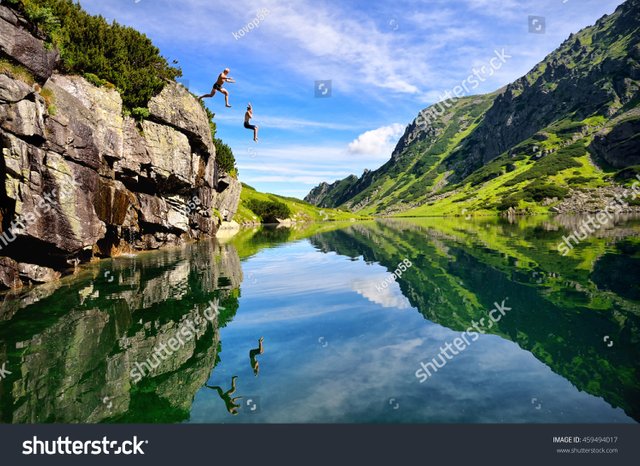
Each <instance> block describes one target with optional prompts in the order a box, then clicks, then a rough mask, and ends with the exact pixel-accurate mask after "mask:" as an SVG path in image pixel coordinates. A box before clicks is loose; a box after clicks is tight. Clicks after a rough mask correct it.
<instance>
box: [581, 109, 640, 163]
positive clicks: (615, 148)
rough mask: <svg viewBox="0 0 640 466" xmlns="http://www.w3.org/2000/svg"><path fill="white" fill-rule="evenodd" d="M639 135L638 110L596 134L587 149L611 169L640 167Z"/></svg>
mask: <svg viewBox="0 0 640 466" xmlns="http://www.w3.org/2000/svg"><path fill="white" fill-rule="evenodd" d="M639 134H640V108H638V109H634V110H631V111H629V112H627V113H625V114H623V115H621V116H620V117H619V118H616V119H615V120H613V121H612V122H611V123H610V124H609V125H607V127H606V128H604V129H603V130H602V131H600V132H599V133H598V134H596V136H595V138H594V140H593V142H592V143H591V145H590V146H589V148H590V149H591V150H592V152H593V153H594V154H596V155H597V156H598V157H600V158H602V159H603V160H605V161H606V162H607V163H609V164H610V165H611V166H613V167H616V168H624V167H628V166H632V165H640V138H639V137H638V135H639Z"/></svg>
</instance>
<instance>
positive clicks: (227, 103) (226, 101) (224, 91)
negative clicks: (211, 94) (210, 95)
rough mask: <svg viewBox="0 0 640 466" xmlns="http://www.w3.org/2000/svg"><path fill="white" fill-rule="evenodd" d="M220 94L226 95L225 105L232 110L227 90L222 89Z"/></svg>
mask: <svg viewBox="0 0 640 466" xmlns="http://www.w3.org/2000/svg"><path fill="white" fill-rule="evenodd" d="M220 92H222V93H223V94H224V104H225V105H226V106H227V107H229V108H231V105H229V91H227V90H226V89H222V90H221V91H220Z"/></svg>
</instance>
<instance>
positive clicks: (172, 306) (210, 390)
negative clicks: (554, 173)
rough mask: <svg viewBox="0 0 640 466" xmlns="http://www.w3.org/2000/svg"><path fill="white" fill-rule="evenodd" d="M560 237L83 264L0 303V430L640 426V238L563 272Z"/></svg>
mask: <svg viewBox="0 0 640 466" xmlns="http://www.w3.org/2000/svg"><path fill="white" fill-rule="evenodd" d="M572 222H575V220H572V219H568V220H563V221H561V220H558V219H554V220H548V219H541V218H529V219H525V220H521V221H518V222H516V223H513V224H511V223H508V222H506V221H501V220H487V221H466V220H464V219H422V220H386V221H378V222H370V223H354V224H346V225H332V224H327V225H313V226H311V227H309V228H307V229H304V228H300V229H294V230H290V229H269V228H261V229H257V230H253V231H244V232H242V233H241V234H240V235H239V236H238V237H236V238H235V239H234V240H232V241H231V242H230V243H227V244H219V243H217V242H215V241H209V242H201V243H197V244H192V245H189V246H186V247H184V248H180V249H172V250H164V251H157V252H151V253H144V254H140V255H138V256H135V257H124V258H118V259H114V260H109V261H103V262H100V263H97V264H93V265H91V266H88V267H86V268H84V269H83V270H82V271H81V272H80V273H79V274H78V275H76V276H74V277H69V278H66V279H64V280H62V281H60V282H59V283H56V284H52V285H46V286H43V287H38V288H35V289H32V290H29V291H26V292H24V293H22V294H20V295H18V296H6V297H5V299H4V303H3V304H2V306H1V307H0V367H2V364H3V363H6V364H5V368H6V370H8V371H10V372H11V374H8V375H7V376H6V377H5V378H4V379H3V380H1V381H0V421H1V422H5V423H26V422H171V423H175V422H192V423H208V422H216V423H218V422H224V423H228V422H229V423H230V422H329V423H331V422H413V423H439V422H462V423H494V422H495V423H501V422H514V423H530V422H550V423H560V422H562V423H574V422H638V420H640V378H639V373H640V362H639V361H640V357H639V356H640V346H639V340H640V329H639V325H638V324H639V323H640V286H639V279H640V239H639V237H640V223H638V222H637V221H627V222H624V223H620V224H619V225H618V226H616V227H614V228H611V229H608V230H606V231H602V232H600V233H599V234H597V235H594V236H592V237H589V238H587V239H586V240H584V241H583V242H582V243H581V244H580V245H579V246H578V247H577V248H576V249H575V250H574V251H573V252H572V253H571V254H570V255H569V256H567V257H562V256H561V255H559V254H558V252H557V251H556V249H555V248H556V245H557V244H558V241H560V240H561V239H562V235H563V234H566V233H567V231H566V228H567V227H570V226H571V225H572ZM571 228H573V227H571ZM404 260H407V261H409V262H410V263H411V264H412V266H411V267H410V268H408V270H406V271H405V272H403V274H402V276H401V277H399V278H398V279H397V280H396V281H393V280H390V279H389V277H390V276H391V274H392V273H393V271H394V270H395V269H396V268H397V266H398V264H399V263H401V262H402V261H404ZM385 280H386V283H387V285H386V286H385V285H384V283H385ZM212 300H214V301H215V302H217V303H218V309H219V315H218V316H217V317H215V318H214V319H212V320H211V321H209V320H206V319H204V318H202V316H203V315H204V314H205V310H206V309H207V307H208V306H210V304H209V303H211V302H212ZM503 301H504V302H505V303H506V306H508V307H509V308H510V309H509V310H508V311H506V312H505V315H504V316H503V317H501V319H500V321H499V322H497V323H493V324H491V325H489V324H487V322H488V321H489V318H488V315H489V312H490V311H491V309H492V308H493V306H494V303H495V302H497V303H502V302H503ZM494 315H497V314H495V313H494ZM198 318H200V320H197V319H198ZM483 318H484V319H485V325H484V326H483V327H481V328H482V330H483V331H484V332H485V333H482V334H479V335H477V336H476V337H475V339H473V340H472V339H469V338H467V340H468V344H466V345H464V346H465V347H464V349H463V350H460V351H458V353H459V354H457V355H452V352H449V355H450V356H451V358H450V359H449V358H447V359H446V364H444V365H442V367H440V368H439V369H438V370H437V372H436V371H434V372H433V373H432V374H431V376H430V377H429V378H428V379H427V380H426V381H425V382H423V383H421V382H420V380H419V378H418V377H417V375H416V371H418V370H419V369H420V368H421V365H420V364H421V363H422V362H424V363H426V362H429V361H431V360H432V359H433V358H436V357H437V356H438V354H440V353H441V348H442V347H443V345H446V344H447V343H453V342H454V341H455V340H456V338H459V337H461V333H463V332H465V330H466V329H468V328H469V327H470V326H471V325H472V324H473V323H474V322H476V323H477V322H479V321H480V319H483ZM190 322H191V323H192V327H190V328H191V329H193V330H194V332H193V333H192V338H187V336H186V333H184V332H185V327H187V325H188V323H190ZM177 335H182V337H181V341H180V344H179V345H178V344H177V343H176V342H177V341H178V340H175V341H174V343H173V344H174V345H175V346H174V348H175V349H170V348H169V349H168V350H165V351H164V352H163V353H162V354H163V357H156V358H153V357H152V354H153V352H154V348H157V347H158V345H160V344H162V343H165V344H168V341H169V340H170V339H171V338H175V337H176V336H177ZM260 337H263V347H262V352H260V350H259V346H258V339H259V338H260ZM165 348H166V347H165ZM252 350H253V352H252ZM260 353H261V354H260ZM147 361H150V362H154V363H155V364H152V365H150V366H148V367H149V369H148V373H147V372H146V371H147V369H146V368H145V363H146V362H147ZM438 361H440V360H438ZM256 362H257V364H258V368H256ZM136 365H137V366H136ZM153 365H155V366H156V367H155V368H154V367H152V366H153ZM135 367H138V368H140V367H142V368H143V369H144V371H145V373H144V374H143V375H144V377H134V375H132V372H131V371H132V369H134V368H135ZM138 374H139V372H138ZM233 377H237V378H236V379H235V391H234V392H232V393H229V390H230V389H231V387H232V378H233ZM138 379H139V380H138ZM234 406H237V408H234Z"/></svg>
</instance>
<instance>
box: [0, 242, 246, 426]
mask: <svg viewBox="0 0 640 466" xmlns="http://www.w3.org/2000/svg"><path fill="white" fill-rule="evenodd" d="M241 280H242V272H241V269H240V260H239V257H238V255H237V252H236V251H235V249H234V248H233V247H232V246H220V245H217V244H215V243H213V242H202V243H199V244H195V245H189V246H187V247H185V248H181V249H171V250H164V251H159V252H155V253H146V254H141V255H140V256H138V257H135V258H122V259H116V260H113V261H104V262H101V263H100V264H95V265H93V266H91V267H90V268H89V269H88V270H85V271H84V272H83V273H82V274H80V275H78V276H77V277H71V278H67V279H65V280H61V281H60V282H58V283H57V284H56V285H55V286H56V288H57V289H46V288H45V289H44V290H42V289H41V288H35V289H34V290H32V291H31V292H28V293H27V294H26V295H22V296H19V297H16V298H15V299H10V300H9V299H8V300H6V301H5V302H4V303H3V305H2V308H1V310H0V315H2V316H4V319H7V321H6V322H4V324H1V323H0V360H2V361H7V367H9V368H10V370H11V372H12V374H11V375H10V376H8V377H7V379H4V380H2V382H1V383H0V419H1V420H2V422H13V423H32V422H38V423H40V422H100V421H110V422H178V421H182V420H184V419H186V418H187V417H188V416H189V410H190V407H191V401H192V399H193V396H194V394H195V393H196V391H197V390H198V389H200V388H201V387H202V385H203V384H204V383H205V382H206V381H207V379H208V377H209V374H210V372H211V369H212V368H213V366H214V365H215V363H216V356H217V353H218V351H219V346H220V344H219V328H220V327H221V326H223V325H224V324H225V323H226V322H228V321H229V320H230V319H231V318H232V317H233V315H234V313H235V311H236V309H237V296H238V287H239V284H240V282H241ZM215 299H219V301H220V306H221V307H220V311H221V313H220V315H219V316H218V317H217V318H216V319H213V320H212V321H209V320H206V319H204V318H203V317H204V315H203V314H204V311H205V310H206V308H207V306H208V303H209V302H210V301H211V300H215ZM223 307H224V309H222V308H223ZM189 321H194V322H204V323H206V325H205V324H203V325H199V326H197V327H196V328H195V331H196V334H195V335H194V338H192V339H191V340H189V341H185V342H184V345H183V346H181V347H180V348H178V349H177V350H176V351H174V352H172V354H171V357H168V358H166V359H164V360H161V361H159V364H158V365H157V366H156V367H155V368H152V369H151V371H150V373H148V374H147V375H146V376H145V377H144V378H143V379H142V380H141V381H140V382H139V383H137V384H134V382H135V380H133V379H132V375H131V371H132V369H135V367H136V363H140V362H143V361H146V360H148V359H150V358H152V354H153V352H154V348H157V347H159V346H160V345H163V344H164V345H166V344H167V343H168V342H169V341H170V340H171V338H172V337H174V336H176V335H177V333H178V331H179V330H180V329H181V328H183V326H184V325H185V323H187V322H189Z"/></svg>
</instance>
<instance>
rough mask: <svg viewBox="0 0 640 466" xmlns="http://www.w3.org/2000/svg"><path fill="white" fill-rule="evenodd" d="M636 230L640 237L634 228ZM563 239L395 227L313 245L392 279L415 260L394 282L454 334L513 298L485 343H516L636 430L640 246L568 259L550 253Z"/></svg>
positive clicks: (584, 249)
mask: <svg viewBox="0 0 640 466" xmlns="http://www.w3.org/2000/svg"><path fill="white" fill-rule="evenodd" d="M527 222H528V223H527ZM629 228H632V227H629ZM633 230H634V231H635V234H636V235H637V234H638V232H639V231H640V229H639V228H638V226H637V225H636V226H635V227H633ZM563 234H564V232H563V231H562V230H561V229H560V228H559V226H558V225H554V224H552V223H550V222H549V221H541V220H534V219H529V220H527V221H526V222H523V223H521V224H517V225H511V224H509V223H507V222H499V221H489V222H485V223H475V222H464V221H462V220H459V219H457V220H445V219H437V220H435V219H433V220H428V219H426V220H421V221H418V220H416V221H395V220H390V221H381V222H375V223H373V222H372V223H370V224H366V225H363V224H358V225H354V226H352V227H350V228H347V229H345V230H340V231H334V232H328V233H324V234H321V235H317V236H315V237H313V238H312V239H311V242H312V243H313V244H314V245H315V246H316V247H317V248H319V249H320V250H322V251H324V252H328V251H335V252H337V253H338V254H342V255H345V256H348V257H352V258H355V257H360V256H362V257H364V260H366V261H370V262H378V263H380V264H382V265H383V266H385V267H386V268H387V269H388V270H389V272H393V270H394V269H395V268H396V266H397V264H398V263H400V262H401V261H402V260H404V259H406V258H408V259H410V260H411V262H412V263H413V267H412V268H411V269H410V270H409V271H408V272H406V273H404V274H403V276H402V277H401V278H400V279H399V280H398V283H399V285H400V288H401V290H402V292H403V294H404V295H405V296H406V297H407V298H408V299H409V301H410V303H411V304H412V305H413V306H414V307H416V308H418V309H419V310H420V312H421V313H422V314H423V315H424V316H425V318H427V319H429V320H431V321H433V322H436V323H439V324H441V325H443V326H446V327H448V328H451V329H454V330H460V331H463V330H465V329H467V328H468V327H469V326H471V323H472V322H473V321H479V319H480V318H481V317H485V316H486V315H487V311H488V310H489V309H490V308H491V307H492V306H493V303H494V302H496V301H497V302H498V303H501V302H502V300H503V299H505V298H508V300H507V305H508V306H510V307H511V308H512V310H511V311H509V312H508V314H507V316H506V317H505V318H503V319H502V320H501V321H500V322H499V323H498V324H497V325H496V326H494V327H493V328H491V329H488V330H487V332H488V333H495V334H498V335H500V336H502V337H504V338H507V339H509V340H512V341H514V342H516V343H517V344H518V345H520V346H521V347H522V348H524V349H526V350H528V351H530V352H531V353H533V354H534V355H535V356H536V357H537V358H538V359H539V360H541V361H543V362H544V363H545V364H546V365H547V366H549V367H550V368H551V369H552V370H553V371H554V372H556V373H558V374H560V375H562V376H563V377H565V378H566V379H568V380H569V381H571V382H572V383H573V384H574V385H575V386H576V387H577V388H579V389H580V390H584V391H586V392H588V393H591V394H593V395H596V396H600V397H602V398H604V399H605V400H607V401H608V402H609V403H610V404H612V405H613V406H616V407H621V408H622V409H624V410H625V411H626V412H627V413H628V414H629V415H630V416H632V417H633V418H634V419H636V420H640V383H639V382H638V381H639V380H640V365H639V362H638V361H640V350H639V348H638V339H639V336H640V317H639V315H640V312H639V309H640V303H639V302H638V301H634V300H633V299H638V290H639V288H638V280H637V277H638V275H637V274H633V270H639V269H640V247H639V246H638V242H636V241H635V239H627V240H624V241H623V242H620V241H618V240H616V239H615V238H613V239H610V240H606V239H602V238H598V239H588V240H587V241H585V242H584V244H583V245H581V247H580V248H579V249H577V250H576V251H575V254H573V255H571V256H569V257H566V258H563V257H561V256H560V255H559V254H558V253H557V252H556V250H555V248H554V245H555V244H557V241H558V238H561V237H562V235H563ZM607 241H608V242H607ZM621 261H622V262H623V263H624V267H625V268H624V270H622V271H621V270H620V269H619V266H620V264H621V263H622V262H621ZM621 273H627V274H630V277H629V276H628V277H627V278H625V279H624V280H625V281H623V282H621V283H624V284H625V286H626V287H627V290H626V292H625V293H622V292H620V293H618V294H616V293H614V291H616V292H617V291H618V289H619V288H621V286H620V285H619V283H618V282H617V280H616V279H615V278H616V277H615V274H621ZM620 278H622V277H620ZM616 283H618V286H617V287H616ZM617 288H618V289H617ZM605 336H609V338H610V340H608V341H613V342H614V344H613V346H611V347H609V346H608V344H607V343H605V341H604V337H605Z"/></svg>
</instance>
